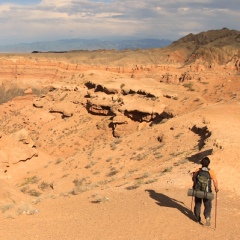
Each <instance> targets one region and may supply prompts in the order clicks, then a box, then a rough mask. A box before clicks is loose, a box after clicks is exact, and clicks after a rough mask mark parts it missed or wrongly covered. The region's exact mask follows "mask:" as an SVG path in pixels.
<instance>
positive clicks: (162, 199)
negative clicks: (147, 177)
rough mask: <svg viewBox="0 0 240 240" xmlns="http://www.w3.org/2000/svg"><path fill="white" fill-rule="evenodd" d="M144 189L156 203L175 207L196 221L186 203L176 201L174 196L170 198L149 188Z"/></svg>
mask: <svg viewBox="0 0 240 240" xmlns="http://www.w3.org/2000/svg"><path fill="white" fill-rule="evenodd" d="M145 191H146V192H148V193H149V196H150V197H151V198H152V199H154V200H156V201H157V202H156V204H158V205H159V206H161V207H170V208H177V209H178V210H179V211H180V212H181V213H183V214H184V215H186V216H187V217H189V218H190V219H191V220H193V221H196V218H195V216H194V214H193V212H192V211H191V210H190V209H188V208H187V207H185V206H186V205H185V204H184V203H183V202H181V201H178V200H176V199H174V198H170V197H168V196H166V195H164V194H162V193H157V192H155V191H154V190H151V189H146V190H145ZM184 205H185V206H184Z"/></svg>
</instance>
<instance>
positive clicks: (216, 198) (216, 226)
mask: <svg viewBox="0 0 240 240" xmlns="http://www.w3.org/2000/svg"><path fill="white" fill-rule="evenodd" d="M216 228H217V192H216V199H215V229H216Z"/></svg>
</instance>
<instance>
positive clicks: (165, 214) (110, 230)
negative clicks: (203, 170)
mask: <svg viewBox="0 0 240 240" xmlns="http://www.w3.org/2000/svg"><path fill="white" fill-rule="evenodd" d="M186 192H187V190H186V189H180V188H179V189H176V188H162V187H161V186H159V183H154V184H151V185H145V186H142V187H141V188H139V189H136V190H129V191H127V190H122V189H120V188H118V189H117V188H115V189H114V190H113V189H106V190H104V192H101V194H104V197H105V200H106V201H105V202H101V203H93V202H91V199H92V196H91V195H90V193H88V194H82V195H78V196H71V197H60V198H57V199H49V200H46V201H44V202H41V203H39V204H37V205H35V207H36V208H37V209H39V213H36V214H34V215H27V214H26V215H20V216H17V217H16V218H14V219H10V218H3V215H1V227H0V239H8V240H15V239H16V240H17V239H18V240H19V239H21V240H28V239H35V240H37V239H48V240H52V239H62V240H65V239H66V240H69V239H72V240H73V239H74V240H75V239H84V240H95V239H104V240H105V239H106V240H108V239H109V240H110V239H111V240H114V239H124V240H135V239H136V240H154V239H199V240H204V239H222V240H224V239H232V240H235V239H240V228H239V226H240V217H239V216H240V210H239V209H240V208H239V200H240V197H239V196H237V195H235V194H233V193H230V192H224V191H220V192H219V193H218V199H217V222H216V229H215V210H216V209H215V206H216V202H215V200H213V211H212V224H211V227H205V226H202V225H199V224H197V223H196V222H195V221H194V216H193V214H192V212H191V200H192V199H191V197H188V196H187V194H186ZM106 197H107V198H106Z"/></svg>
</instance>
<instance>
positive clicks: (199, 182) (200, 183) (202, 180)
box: [194, 167, 212, 192]
mask: <svg viewBox="0 0 240 240" xmlns="http://www.w3.org/2000/svg"><path fill="white" fill-rule="evenodd" d="M209 170H210V169H208V168H206V167H203V168H200V170H199V172H198V173H197V176H196V178H195V182H194V190H197V191H203V192H212V189H211V176H210V173H209Z"/></svg>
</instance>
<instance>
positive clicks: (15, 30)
mask: <svg viewBox="0 0 240 240" xmlns="http://www.w3.org/2000/svg"><path fill="white" fill-rule="evenodd" d="M239 16H240V0H228V1H226V0H10V1H2V0H0V24H1V31H0V45H7V44H15V43H24V42H26V43H29V42H38V41H52V40H58V39H71V38H84V39H91V38H97V39H121V38H123V39H130V38H132V39H140V38H141V39H142V38H158V39H170V40H177V39H179V38H180V37H182V36H185V35H187V34H189V33H199V32H202V31H207V30H211V29H221V28H223V27H227V28H229V29H235V30H240V29H239V28H240V24H239V19H240V18H239Z"/></svg>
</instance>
